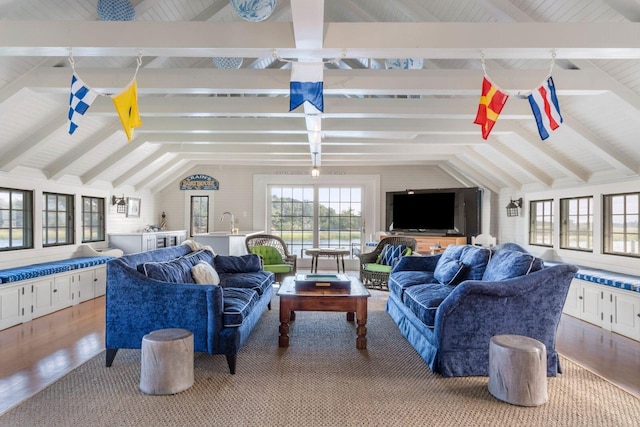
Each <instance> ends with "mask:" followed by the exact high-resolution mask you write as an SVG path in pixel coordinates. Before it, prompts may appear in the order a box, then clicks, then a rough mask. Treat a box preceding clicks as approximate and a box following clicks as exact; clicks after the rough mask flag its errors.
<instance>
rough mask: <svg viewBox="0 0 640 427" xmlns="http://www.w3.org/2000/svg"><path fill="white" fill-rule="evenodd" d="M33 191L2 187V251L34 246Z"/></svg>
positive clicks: (0, 195) (0, 235)
mask: <svg viewBox="0 0 640 427" xmlns="http://www.w3.org/2000/svg"><path fill="white" fill-rule="evenodd" d="M32 212H33V192H32V191H28V190H16V189H11V188H0V251H9V250H14V249H30V248H33V217H32Z"/></svg>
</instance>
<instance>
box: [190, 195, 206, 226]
mask: <svg viewBox="0 0 640 427" xmlns="http://www.w3.org/2000/svg"><path fill="white" fill-rule="evenodd" d="M190 212H191V222H190V224H191V228H190V229H191V236H193V235H195V234H198V233H208V232H209V196H191V210H190Z"/></svg>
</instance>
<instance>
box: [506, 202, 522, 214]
mask: <svg viewBox="0 0 640 427" xmlns="http://www.w3.org/2000/svg"><path fill="white" fill-rule="evenodd" d="M520 208H522V197H520V198H519V199H517V200H513V199H511V201H510V202H509V204H508V205H507V216H518V215H520Z"/></svg>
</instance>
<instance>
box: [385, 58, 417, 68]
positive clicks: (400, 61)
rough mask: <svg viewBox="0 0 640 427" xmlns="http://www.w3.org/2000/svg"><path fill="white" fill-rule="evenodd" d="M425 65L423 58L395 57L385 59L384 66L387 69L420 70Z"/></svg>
mask: <svg viewBox="0 0 640 427" xmlns="http://www.w3.org/2000/svg"><path fill="white" fill-rule="evenodd" d="M423 65H424V60H423V59H422V58H393V59H385V60H384V66H385V68H386V69H387V70H393V69H402V70H419V69H420V68H422V66H423Z"/></svg>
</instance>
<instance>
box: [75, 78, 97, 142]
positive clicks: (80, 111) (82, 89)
mask: <svg viewBox="0 0 640 427" xmlns="http://www.w3.org/2000/svg"><path fill="white" fill-rule="evenodd" d="M98 95H100V93H98V92H97V91H95V90H93V89H91V88H90V87H89V86H87V85H86V84H85V83H84V82H83V81H82V80H81V79H80V77H78V75H77V74H76V73H75V72H74V73H73V75H72V76H71V94H70V96H69V115H68V117H69V135H73V132H75V131H76V129H78V126H79V125H78V121H79V120H81V117H82V116H84V113H86V112H87V110H88V109H89V107H90V106H91V104H92V103H93V101H94V100H95V99H96V98H97V97H98Z"/></svg>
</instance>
